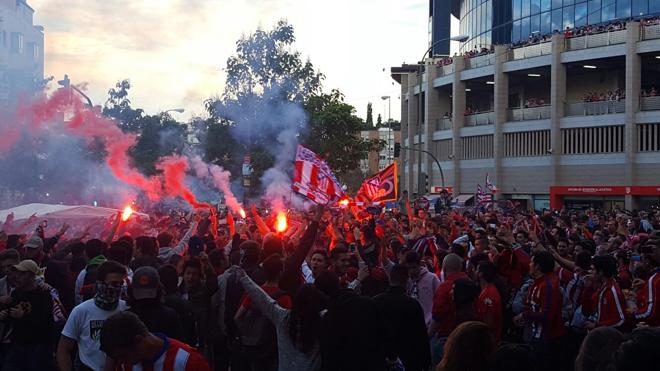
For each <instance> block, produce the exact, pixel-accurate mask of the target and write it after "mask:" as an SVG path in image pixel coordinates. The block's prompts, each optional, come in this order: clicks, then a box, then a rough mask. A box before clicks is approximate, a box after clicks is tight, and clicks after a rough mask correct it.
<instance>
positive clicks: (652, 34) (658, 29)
mask: <svg viewBox="0 0 660 371" xmlns="http://www.w3.org/2000/svg"><path fill="white" fill-rule="evenodd" d="M653 39H660V24H655V25H652V26H645V27H643V28H642V40H653Z"/></svg>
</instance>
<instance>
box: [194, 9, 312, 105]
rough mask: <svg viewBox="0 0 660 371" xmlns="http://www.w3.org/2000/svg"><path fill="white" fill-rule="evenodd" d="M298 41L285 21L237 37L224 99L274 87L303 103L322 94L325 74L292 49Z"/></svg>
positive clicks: (260, 92) (229, 63) (230, 61)
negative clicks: (267, 28) (245, 35)
mask: <svg viewBox="0 0 660 371" xmlns="http://www.w3.org/2000/svg"><path fill="white" fill-rule="evenodd" d="M295 40H296V38H295V36H294V32H293V26H291V25H290V24H288V23H287V22H286V21H284V20H280V21H279V22H278V23H277V25H275V27H274V28H273V29H272V30H270V31H264V30H261V29H258V30H257V31H255V32H254V33H253V34H251V35H249V36H247V37H242V38H241V39H240V40H238V41H237V42H236V55H234V56H231V57H230V58H229V59H228V60H227V67H226V71H227V85H226V87H225V90H224V93H223V95H222V100H224V101H227V100H230V101H231V100H234V101H235V100H240V99H241V98H242V97H244V96H249V95H261V94H263V92H265V91H268V90H269V89H273V88H278V89H281V93H282V94H283V95H284V97H285V99H286V100H288V101H291V102H303V101H304V100H305V99H307V98H308V97H309V96H311V95H313V94H317V93H319V92H320V91H321V83H322V81H323V79H324V76H323V74H321V73H318V72H316V71H315V70H314V66H313V65H312V62H310V61H309V60H307V61H305V62H303V61H302V59H301V58H300V53H299V52H297V51H294V50H291V46H292V44H293V43H294V42H295ZM208 107H209V106H208V104H207V108H208ZM211 110H212V108H211Z"/></svg>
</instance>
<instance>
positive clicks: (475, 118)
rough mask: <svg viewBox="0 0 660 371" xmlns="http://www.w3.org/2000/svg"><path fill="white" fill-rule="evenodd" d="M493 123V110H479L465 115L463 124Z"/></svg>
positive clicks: (479, 124)
mask: <svg viewBox="0 0 660 371" xmlns="http://www.w3.org/2000/svg"><path fill="white" fill-rule="evenodd" d="M493 124H495V112H493V111H490V112H479V113H475V114H472V115H465V126H481V125H493Z"/></svg>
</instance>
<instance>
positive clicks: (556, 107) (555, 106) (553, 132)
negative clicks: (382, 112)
mask: <svg viewBox="0 0 660 371" xmlns="http://www.w3.org/2000/svg"><path fill="white" fill-rule="evenodd" d="M564 47H565V42H564V35H563V34H555V35H553V36H552V54H551V55H550V58H551V62H550V103H551V106H550V146H551V147H552V155H551V156H552V160H551V164H552V165H551V170H550V171H552V178H551V179H552V181H551V185H559V184H561V178H560V176H559V174H560V173H561V172H560V169H559V160H560V158H561V152H562V148H561V129H560V123H561V119H562V118H563V117H564V107H565V105H566V66H565V65H563V64H562V63H561V53H562V52H563V51H564ZM548 192H550V190H548Z"/></svg>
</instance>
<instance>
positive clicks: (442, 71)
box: [436, 63, 454, 77]
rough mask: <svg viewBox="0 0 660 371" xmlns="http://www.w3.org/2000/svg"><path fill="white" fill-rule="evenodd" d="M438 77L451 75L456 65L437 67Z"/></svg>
mask: <svg viewBox="0 0 660 371" xmlns="http://www.w3.org/2000/svg"><path fill="white" fill-rule="evenodd" d="M436 68H437V72H438V77H442V76H447V75H451V74H452V73H454V64H453V63H451V64H447V65H444V66H437V67H436Z"/></svg>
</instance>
